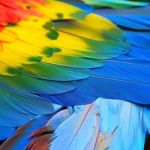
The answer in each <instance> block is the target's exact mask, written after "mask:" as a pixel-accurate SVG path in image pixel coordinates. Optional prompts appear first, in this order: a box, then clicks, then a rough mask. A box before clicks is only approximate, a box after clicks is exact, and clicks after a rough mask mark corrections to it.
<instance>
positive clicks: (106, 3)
mask: <svg viewBox="0 0 150 150" xmlns="http://www.w3.org/2000/svg"><path fill="white" fill-rule="evenodd" d="M83 1H84V2H85V3H87V4H89V5H92V6H95V7H96V8H97V7H112V8H117V9H122V8H129V7H138V6H147V5H148V2H149V0H145V1H142V0H135V1H132V0H117V1H113V0H83Z"/></svg>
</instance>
